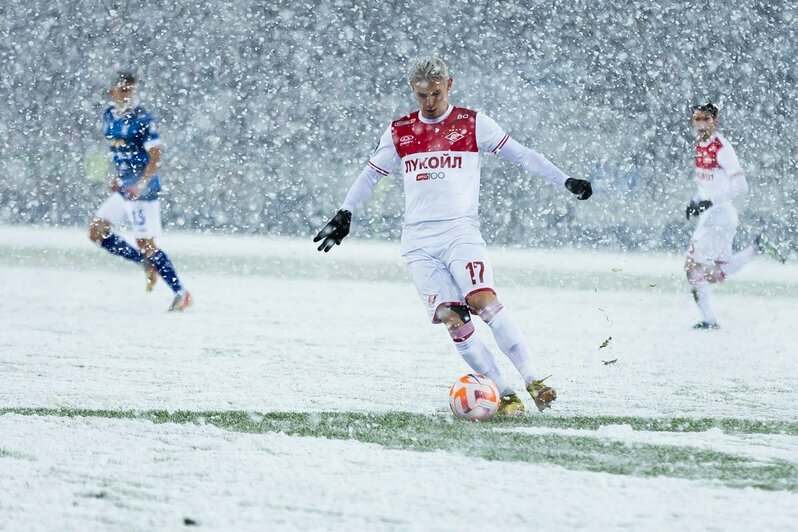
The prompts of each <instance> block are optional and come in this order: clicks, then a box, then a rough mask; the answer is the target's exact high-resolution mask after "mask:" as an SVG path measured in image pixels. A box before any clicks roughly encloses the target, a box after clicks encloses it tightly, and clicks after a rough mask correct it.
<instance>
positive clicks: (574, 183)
mask: <svg viewBox="0 0 798 532" xmlns="http://www.w3.org/2000/svg"><path fill="white" fill-rule="evenodd" d="M565 188H567V189H568V191H569V192H571V193H573V194H576V198H577V199H580V200H586V199H587V198H589V197H590V196H592V195H593V186H592V185H591V184H590V181H587V180H585V179H574V178H573V177H569V178H568V179H566V180H565Z"/></svg>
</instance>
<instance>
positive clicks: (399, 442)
mask: <svg viewBox="0 0 798 532" xmlns="http://www.w3.org/2000/svg"><path fill="white" fill-rule="evenodd" d="M3 414H20V415H31V416H33V415H36V416H59V417H98V418H108V419H136V420H146V421H150V422H152V423H178V424H199V425H201V424H207V425H213V426H215V427H219V428H222V429H225V430H231V431H236V432H247V433H269V432H274V433H284V434H288V435H291V436H299V437H320V438H330V439H338V440H356V441H359V442H363V443H370V444H376V445H381V446H383V447H386V448H389V449H402V450H410V451H419V452H434V451H447V452H453V453H458V454H462V455H465V456H472V457H479V458H484V459H486V460H498V461H511V462H527V463H540V464H551V465H558V466H562V467H564V468H567V469H571V470H580V471H594V472H603V473H612V474H617V475H630V476H638V477H670V478H682V479H692V480H702V481H710V482H718V483H721V484H723V485H726V486H730V487H735V488H747V487H751V488H758V489H765V490H785V491H792V492H795V491H798V464H796V463H791V462H786V461H782V460H767V461H764V462H763V461H757V460H754V459H751V458H748V457H744V456H737V455H733V454H729V453H723V452H718V451H712V450H705V449H698V448H695V447H689V446H678V445H659V444H642V443H627V442H620V441H614V440H608V439H606V438H603V437H601V436H599V435H598V434H596V435H595V436H593V435H589V434H588V435H585V434H579V435H568V434H529V433H519V432H512V431H497V430H495V429H497V428H515V427H548V428H561V429H562V428H570V429H581V430H588V431H589V430H596V429H598V428H599V427H601V426H607V425H629V426H631V427H632V428H633V429H634V430H636V431H664V432H702V431H706V430H708V429H711V428H719V429H720V430H722V431H723V432H724V433H726V434H782V435H789V436H798V423H792V422H782V421H756V420H744V419H708V418H705V419H690V418H667V419H665V418H642V417H610V416H597V417H581V416H580V417H555V416H530V417H520V418H512V419H501V420H495V421H491V422H487V423H466V422H459V421H456V420H454V419H453V418H452V417H451V416H449V415H442V414H441V415H424V414H413V413H407V412H388V413H378V414H369V413H354V412H311V413H308V412H270V413H256V412H245V411H222V412H213V411H207V412H191V411H174V412H169V411H166V410H147V411H132V410H87V409H72V408H70V409H48V408H5V409H0V415H3ZM0 457H1V456H0Z"/></svg>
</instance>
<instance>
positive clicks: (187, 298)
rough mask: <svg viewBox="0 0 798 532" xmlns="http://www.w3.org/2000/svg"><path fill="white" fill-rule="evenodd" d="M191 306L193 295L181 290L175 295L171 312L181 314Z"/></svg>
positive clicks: (170, 308)
mask: <svg viewBox="0 0 798 532" xmlns="http://www.w3.org/2000/svg"><path fill="white" fill-rule="evenodd" d="M190 305H191V293H190V292H189V291H188V290H181V291H179V292H178V293H176V294H175V298H174V299H173V300H172V305H171V306H170V307H169V312H180V311H183V310H186V309H187V308H188V307H189V306H190Z"/></svg>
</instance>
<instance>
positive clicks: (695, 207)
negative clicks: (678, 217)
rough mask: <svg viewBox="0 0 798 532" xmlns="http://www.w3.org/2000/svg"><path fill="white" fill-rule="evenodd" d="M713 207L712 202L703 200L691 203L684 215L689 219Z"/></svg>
mask: <svg viewBox="0 0 798 532" xmlns="http://www.w3.org/2000/svg"><path fill="white" fill-rule="evenodd" d="M710 207H712V202H711V201H709V200H702V201H698V202H696V201H691V202H690V205H688V206H687V208H686V209H685V210H684V215H685V216H687V219H688V220H689V219H690V218H692V217H694V216H699V215H700V214H701V213H702V212H704V211H705V210H707V209H709V208H710Z"/></svg>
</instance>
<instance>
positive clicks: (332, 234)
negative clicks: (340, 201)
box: [313, 209, 352, 253]
mask: <svg viewBox="0 0 798 532" xmlns="http://www.w3.org/2000/svg"><path fill="white" fill-rule="evenodd" d="M351 223H352V213H351V212H349V211H345V210H343V209H341V210H340V211H338V212H337V213H335V216H333V218H332V220H330V221H329V222H327V225H325V226H324V227H323V228H322V229H321V231H319V234H318V235H316V237H315V238H314V239H313V241H314V242H318V241H319V240H321V239H324V241H323V242H322V243H321V244H320V245H319V251H321V250H324V252H325V253H327V252H328V251H330V250H331V249H332V247H333V246H334V245H336V244H340V243H341V240H343V239H344V237H345V236H346V235H348V234H349V225H350V224H351Z"/></svg>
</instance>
